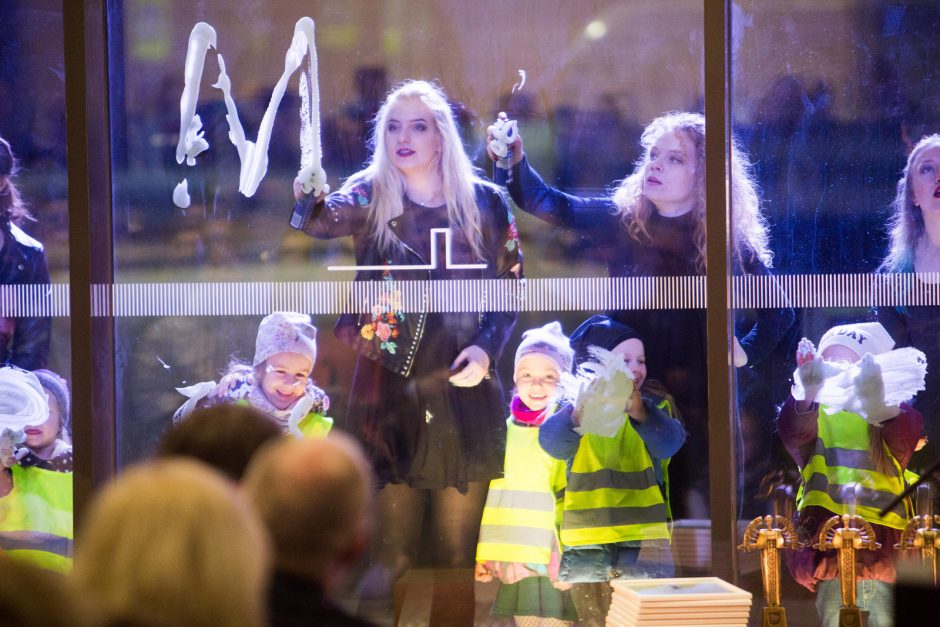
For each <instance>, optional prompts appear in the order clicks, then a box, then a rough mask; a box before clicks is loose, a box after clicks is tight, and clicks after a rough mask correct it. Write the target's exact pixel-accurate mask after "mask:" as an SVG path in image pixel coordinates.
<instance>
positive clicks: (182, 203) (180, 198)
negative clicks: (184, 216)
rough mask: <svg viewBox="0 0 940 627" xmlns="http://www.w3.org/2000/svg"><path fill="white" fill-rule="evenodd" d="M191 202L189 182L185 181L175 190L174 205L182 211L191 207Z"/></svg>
mask: <svg viewBox="0 0 940 627" xmlns="http://www.w3.org/2000/svg"><path fill="white" fill-rule="evenodd" d="M190 202H191V200H190V198H189V181H187V180H186V179H183V180H182V181H180V182H179V184H178V185H177V186H176V189H174V190H173V204H174V205H176V206H177V207H179V208H180V209H186V208H187V207H189V204H190Z"/></svg>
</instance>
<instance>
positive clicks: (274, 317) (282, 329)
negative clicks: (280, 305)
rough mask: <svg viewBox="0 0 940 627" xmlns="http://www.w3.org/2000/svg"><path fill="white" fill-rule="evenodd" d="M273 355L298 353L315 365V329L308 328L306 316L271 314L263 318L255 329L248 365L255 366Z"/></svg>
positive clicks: (282, 312)
mask: <svg viewBox="0 0 940 627" xmlns="http://www.w3.org/2000/svg"><path fill="white" fill-rule="evenodd" d="M277 353H298V354H300V355H303V356H304V357H307V358H309V359H310V363H316V361H317V328H316V327H315V326H313V324H311V322H310V316H308V315H306V314H299V313H296V312H293V311H275V312H274V313H272V314H270V315H268V316H265V318H264V320H262V321H261V324H260V325H258V338H257V339H256V340H255V359H254V361H253V362H252V364H251V365H252V366H258V365H259V364H262V363H264V360H266V359H267V358H268V357H270V356H271V355H276V354H277Z"/></svg>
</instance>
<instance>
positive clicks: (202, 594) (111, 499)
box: [74, 459, 269, 627]
mask: <svg viewBox="0 0 940 627" xmlns="http://www.w3.org/2000/svg"><path fill="white" fill-rule="evenodd" d="M84 522H85V525H84V527H83V530H84V534H83V536H82V538H81V541H80V542H78V547H77V553H76V556H75V569H74V577H75V580H76V584H77V585H78V586H79V589H80V591H81V592H82V594H83V595H84V596H86V597H87V598H88V599H89V600H90V601H91V602H93V603H95V604H97V605H98V606H99V607H100V609H101V610H102V613H104V614H105V615H106V616H108V617H110V619H111V620H113V621H115V622H119V623H123V624H144V625H151V624H152V625H189V626H192V627H202V626H205V627H213V626H215V625H233V626H244V627H258V626H260V625H263V624H264V611H265V607H264V606H265V596H264V595H265V585H266V583H267V577H268V565H269V548H268V540H267V536H266V535H265V531H264V529H263V527H262V525H261V523H260V521H259V519H258V518H257V515H256V514H255V513H254V511H252V510H251V509H250V507H249V506H248V504H247V503H246V501H245V500H244V498H243V497H242V496H241V494H240V493H239V492H238V491H237V490H236V488H235V485H234V484H233V483H232V482H230V481H229V480H228V479H226V478H224V477H223V476H222V475H221V474H219V473H218V472H216V471H214V470H212V469H211V468H209V467H208V466H205V465H204V464H200V463H198V462H194V461H189V460H182V459H173V460H163V461H156V462H151V463H147V464H144V465H141V466H138V467H136V468H132V469H130V470H128V471H126V472H125V473H124V474H122V475H121V476H119V477H118V478H117V479H116V480H115V481H114V483H113V484H111V485H110V486H108V487H106V488H105V490H104V491H103V492H102V493H101V494H100V495H99V496H98V497H97V499H96V501H95V503H94V505H93V507H92V509H91V512H90V514H89V516H88V518H87V519H86V520H85V521H84Z"/></svg>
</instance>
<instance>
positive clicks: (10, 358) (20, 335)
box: [0, 223, 52, 370]
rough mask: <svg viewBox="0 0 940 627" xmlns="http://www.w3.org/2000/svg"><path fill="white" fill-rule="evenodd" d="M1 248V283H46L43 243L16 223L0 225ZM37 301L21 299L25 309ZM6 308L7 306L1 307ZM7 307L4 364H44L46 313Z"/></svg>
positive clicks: (1, 331) (0, 321)
mask: <svg viewBox="0 0 940 627" xmlns="http://www.w3.org/2000/svg"><path fill="white" fill-rule="evenodd" d="M0 228H2V230H3V248H2V249H0V285H29V284H47V285H48V284H49V268H48V266H47V265H46V253H45V251H44V250H43V247H42V244H41V243H39V242H38V241H36V240H34V239H33V238H32V237H30V236H29V235H27V234H26V233H24V232H23V231H22V230H21V229H20V228H19V227H18V226H16V225H15V224H10V223H7V224H5V225H3V226H0ZM38 304H39V303H24V302H20V303H18V305H19V306H20V307H23V308H26V309H27V311H28V309H29V308H30V307H31V306H33V307H35V306H36V305H38ZM4 309H6V308H4ZM9 314H10V311H9V310H6V311H4V312H3V314H0V315H2V316H3V317H0V350H2V353H3V354H2V359H3V363H4V364H13V365H14V366H19V367H20V368H23V369H25V370H36V369H38V368H45V367H46V365H47V362H48V359H49V337H50V335H51V332H52V320H51V319H50V318H49V317H43V316H33V317H12V316H10V315H9Z"/></svg>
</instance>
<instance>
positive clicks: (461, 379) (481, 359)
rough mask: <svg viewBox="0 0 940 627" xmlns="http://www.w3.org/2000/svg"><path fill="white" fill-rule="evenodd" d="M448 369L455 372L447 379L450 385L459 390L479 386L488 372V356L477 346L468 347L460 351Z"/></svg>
mask: <svg viewBox="0 0 940 627" xmlns="http://www.w3.org/2000/svg"><path fill="white" fill-rule="evenodd" d="M458 368H459V370H458ZM450 369H451V371H457V372H455V373H454V374H452V375H451V376H450V379H448V380H449V381H450V383H451V385H455V386H457V387H459V388H472V387H473V386H475V385H477V384H479V383H480V381H482V380H483V377H485V376H486V373H487V372H489V370H490V356H489V355H487V354H486V351H485V350H483V349H482V348H480V347H479V346H476V345H472V346H468V347H467V348H465V349H463V350H462V351H460V354H459V355H457V359H455V360H454V363H452V364H451V365H450Z"/></svg>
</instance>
